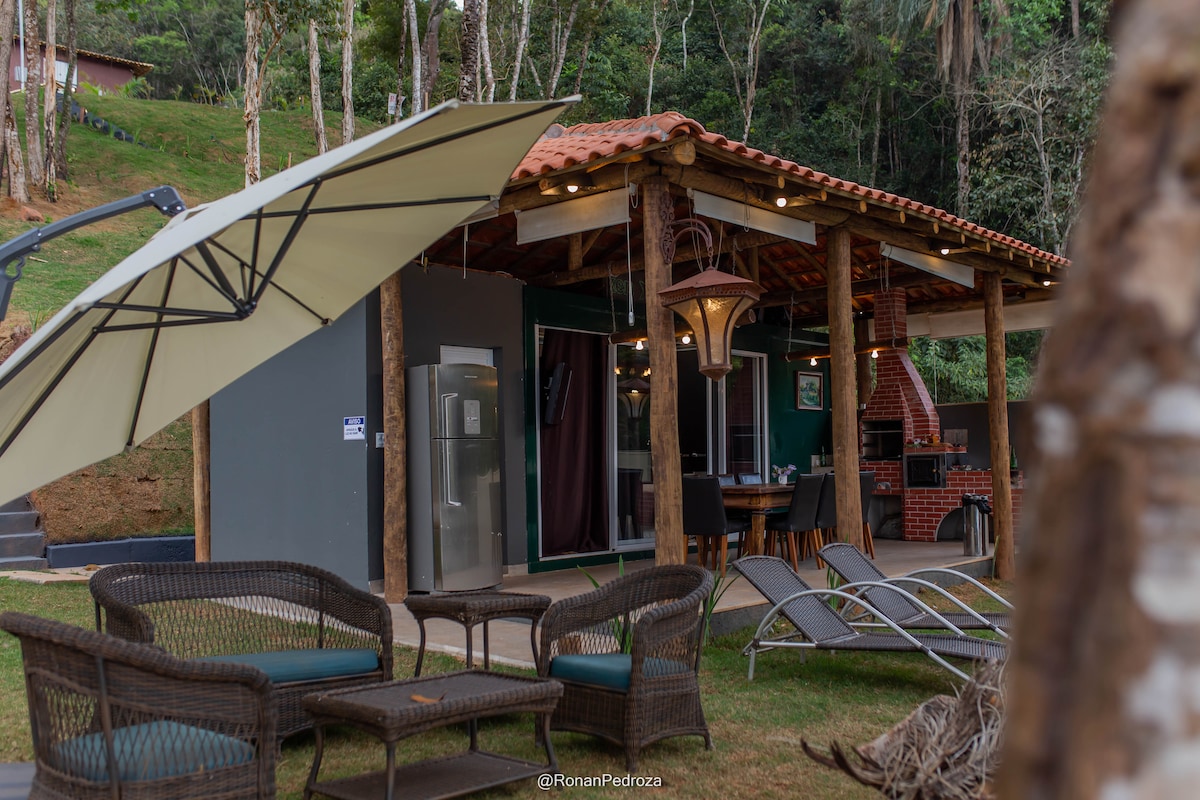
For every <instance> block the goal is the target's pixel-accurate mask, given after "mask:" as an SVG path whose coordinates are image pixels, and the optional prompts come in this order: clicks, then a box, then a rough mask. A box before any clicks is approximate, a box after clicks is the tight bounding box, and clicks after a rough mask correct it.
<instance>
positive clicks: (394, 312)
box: [379, 271, 408, 603]
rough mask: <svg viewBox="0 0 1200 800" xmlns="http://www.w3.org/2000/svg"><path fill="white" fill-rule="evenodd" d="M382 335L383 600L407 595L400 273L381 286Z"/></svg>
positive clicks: (398, 598) (406, 492) (402, 325)
mask: <svg viewBox="0 0 1200 800" xmlns="http://www.w3.org/2000/svg"><path fill="white" fill-rule="evenodd" d="M379 327H380V333H381V335H382V336H383V596H384V599H385V600H387V601H388V602H389V603H400V602H403V600H404V598H405V597H407V596H408V468H407V459H406V456H405V451H406V449H407V441H408V436H407V433H406V428H405V424H404V423H405V420H404V313H403V306H402V304H401V302H400V273H399V271H397V272H394V273H392V275H391V276H390V277H389V278H388V279H387V280H385V281H384V282H383V284H382V285H381V286H380V287H379Z"/></svg>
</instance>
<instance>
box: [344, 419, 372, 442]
mask: <svg viewBox="0 0 1200 800" xmlns="http://www.w3.org/2000/svg"><path fill="white" fill-rule="evenodd" d="M366 438H367V418H366V417H342V439H343V440H344V441H347V442H351V441H361V440H365V439H366Z"/></svg>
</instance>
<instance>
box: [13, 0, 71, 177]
mask: <svg viewBox="0 0 1200 800" xmlns="http://www.w3.org/2000/svg"><path fill="white" fill-rule="evenodd" d="M66 12H67V76H66V80H64V81H63V104H62V108H63V110H62V115H61V116H60V117H59V121H58V136H56V137H55V140H54V173H55V175H56V176H57V177H58V178H60V179H62V180H66V179H67V178H68V177H70V176H69V175H68V174H67V134H68V133H69V132H70V130H71V105H72V103H74V101H75V73H76V70H77V69H78V60H79V59H78V53H77V51H76V47H75V45H76V36H77V34H78V31H77V29H76V24H75V0H66ZM3 13H4V11H3V10H2V7H0V14H3ZM0 35H3V31H0ZM3 58H4V55H3V49H2V48H0V63H4V61H3Z"/></svg>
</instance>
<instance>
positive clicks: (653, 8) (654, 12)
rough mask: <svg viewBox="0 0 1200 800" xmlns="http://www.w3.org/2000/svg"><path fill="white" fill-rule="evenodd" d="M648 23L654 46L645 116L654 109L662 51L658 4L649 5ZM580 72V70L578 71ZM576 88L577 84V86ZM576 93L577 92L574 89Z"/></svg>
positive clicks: (649, 71) (651, 54)
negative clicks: (658, 67)
mask: <svg viewBox="0 0 1200 800" xmlns="http://www.w3.org/2000/svg"><path fill="white" fill-rule="evenodd" d="M650 22H651V25H652V26H653V28H654V46H653V47H652V48H651V49H650V65H649V69H648V70H647V72H648V73H649V75H648V76H647V77H646V112H645V114H646V116H647V117H648V116H650V109H651V108H653V107H654V69H655V67H657V66H658V54H659V53H660V52H661V51H662V42H663V34H662V27H661V25H660V22H659V18H658V3H651V4H650ZM580 71H581V72H582V70H580ZM577 86H578V84H577ZM576 91H579V90H578V88H576Z"/></svg>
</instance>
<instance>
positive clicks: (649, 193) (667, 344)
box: [642, 177, 687, 564]
mask: <svg viewBox="0 0 1200 800" xmlns="http://www.w3.org/2000/svg"><path fill="white" fill-rule="evenodd" d="M672 214H673V206H672V203H671V194H670V192H669V191H668V190H667V180H666V178H661V177H652V178H647V179H646V180H645V181H643V182H642V226H643V227H642V241H643V245H642V250H643V256H644V257H645V261H646V273H645V274H646V334H647V337H648V345H649V350H650V462H651V465H652V468H653V470H654V539H655V544H654V560H655V562H656V563H658V564H683V563H684V562H685V561H686V560H687V537H686V536H685V535H684V532H683V480H682V477H681V474H680V472H681V469H680V463H679V422H678V409H679V399H678V394H679V382H678V377H677V376H678V372H677V369H678V368H677V365H676V360H675V313H674V312H673V311H671V309H669V308H664V307H663V305H662V303H660V302H659V300H658V293H659V292H660V291H662V290H663V289H666V288H667V287H668V286H670V285H671V264H670V262H669V261H668V260H667V259H666V258H665V257H664V254H663V249H662V242H663V237H664V234H665V233H666V230H667V225H668V224H669V223H670V221H671V217H672Z"/></svg>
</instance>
